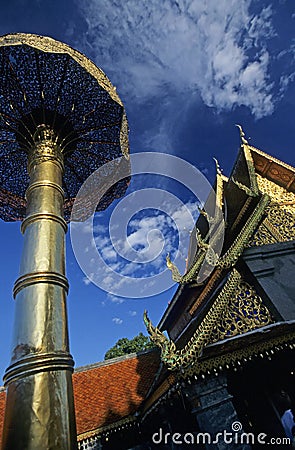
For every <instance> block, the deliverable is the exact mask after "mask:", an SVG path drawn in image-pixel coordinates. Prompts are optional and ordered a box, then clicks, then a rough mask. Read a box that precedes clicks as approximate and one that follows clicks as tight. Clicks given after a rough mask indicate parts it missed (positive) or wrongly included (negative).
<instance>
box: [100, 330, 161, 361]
mask: <svg viewBox="0 0 295 450" xmlns="http://www.w3.org/2000/svg"><path fill="white" fill-rule="evenodd" d="M153 347H154V344H153V343H152V342H151V341H150V340H149V338H148V337H147V336H145V335H144V334H142V333H139V334H138V335H137V336H135V337H134V338H133V339H127V338H122V339H119V340H118V341H117V342H116V344H115V345H114V346H113V347H112V348H110V349H109V350H108V351H107V352H106V354H105V355H104V359H105V360H106V359H111V358H116V357H117V356H123V355H128V354H129V353H136V352H140V351H141V350H147V349H148V348H153Z"/></svg>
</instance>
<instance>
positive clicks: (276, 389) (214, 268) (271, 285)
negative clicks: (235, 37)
mask: <svg viewBox="0 0 295 450" xmlns="http://www.w3.org/2000/svg"><path fill="white" fill-rule="evenodd" d="M240 135H241V146H240V150H239V153H238V156H237V159H236V162H235V164H234V166H233V169H232V173H231V174H230V176H229V177H226V176H225V175H224V174H223V173H222V172H221V170H220V168H219V166H218V164H217V174H216V182H215V189H214V195H210V196H209V198H208V201H207V203H206V204H205V205H204V208H203V209H202V210H200V214H199V218H198V220H197V222H196V226H195V229H194V230H193V231H192V234H191V243H190V249H189V255H188V260H187V269H186V273H185V274H184V275H181V274H180V273H179V272H178V269H177V268H176V267H175V266H174V264H173V262H171V261H170V259H169V258H168V260H167V264H168V267H169V268H170V269H171V271H172V276H173V278H174V280H175V281H177V283H178V288H177V290H176V293H175V295H174V296H173V298H172V299H171V302H170V303H169V305H168V307H167V309H166V311H165V313H164V315H163V317H162V318H161V320H160V322H159V324H158V325H157V326H154V325H153V323H152V321H151V320H150V319H149V317H148V315H147V313H145V316H144V320H145V323H146V326H147V330H148V333H149V335H150V338H151V340H152V341H153V342H154V343H155V346H156V348H155V349H151V350H147V351H144V352H141V353H139V354H132V355H127V356H126V357H120V358H116V359H114V360H109V361H105V362H102V363H97V364H94V365H91V366H87V367H85V368H80V369H77V370H76V371H75V373H74V392H75V409H76V419H77V431H78V446H79V449H80V450H97V449H100V450H107V449H110V450H112V449H114V450H115V449H116V450H127V449H134V450H139V449H143V450H144V449H146V450H148V449H150V450H151V449H164V448H165V449H185V448H200V449H250V448H253V449H256V448H261V447H262V446H264V445H265V444H267V443H271V444H273V445H277V448H279V447H281V446H282V444H286V442H287V441H286V440H285V439H286V435H285V432H284V429H283V426H282V424H281V416H282V414H283V413H284V411H285V410H287V409H289V408H290V406H291V404H292V403H293V404H294V402H295V383H294V380H295V358H294V349H295V169H294V168H293V167H291V166H289V165H287V164H285V163H284V162H282V161H279V160H277V159H276V158H274V157H272V156H270V155H268V154H267V153H264V152H263V151H261V150H258V149H257V148H255V147H253V146H251V145H249V143H248V142H247V140H246V138H245V135H244V133H243V131H242V130H240ZM152 319H153V320H154V319H155V318H152ZM4 397H5V392H4V390H3V391H2V392H0V419H1V417H2V416H1V414H2V415H3V408H4ZM0 425H1V426H2V422H1V420H0ZM273 448H275V447H273ZM284 448H288V445H286V446H285V447H284Z"/></svg>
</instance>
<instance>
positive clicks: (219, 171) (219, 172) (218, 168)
mask: <svg viewBox="0 0 295 450" xmlns="http://www.w3.org/2000/svg"><path fill="white" fill-rule="evenodd" d="M213 159H214V161H215V164H216V172H217V173H218V175H222V171H221V168H220V165H219V162H218V161H217V159H216V158H214V157H213Z"/></svg>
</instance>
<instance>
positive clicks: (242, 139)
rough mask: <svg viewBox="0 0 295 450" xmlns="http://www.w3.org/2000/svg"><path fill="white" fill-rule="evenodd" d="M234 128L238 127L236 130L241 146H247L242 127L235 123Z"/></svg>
mask: <svg viewBox="0 0 295 450" xmlns="http://www.w3.org/2000/svg"><path fill="white" fill-rule="evenodd" d="M236 127H238V129H239V131H240V138H241V144H242V145H249V142H248V141H247V139H246V135H245V133H244V130H243V128H242V126H241V125H239V124H237V123H236Z"/></svg>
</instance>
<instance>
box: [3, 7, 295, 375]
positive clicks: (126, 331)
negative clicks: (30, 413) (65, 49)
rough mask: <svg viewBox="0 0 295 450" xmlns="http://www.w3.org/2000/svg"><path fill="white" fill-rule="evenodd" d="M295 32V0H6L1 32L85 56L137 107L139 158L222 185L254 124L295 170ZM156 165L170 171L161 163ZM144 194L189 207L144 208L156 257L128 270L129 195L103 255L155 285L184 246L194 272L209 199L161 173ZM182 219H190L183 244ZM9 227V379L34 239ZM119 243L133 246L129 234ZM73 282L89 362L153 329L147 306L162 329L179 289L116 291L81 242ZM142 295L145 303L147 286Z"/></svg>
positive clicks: (148, 252) (75, 339) (105, 225)
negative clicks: (22, 266)
mask: <svg viewBox="0 0 295 450" xmlns="http://www.w3.org/2000/svg"><path fill="white" fill-rule="evenodd" d="M294 25H295V6H294V2H293V0H289V1H288V0H286V1H282V0H281V1H272V2H271V1H257V0H256V1H251V0H219V1H218V2H217V1H213V0H212V1H205V0H202V1H201V0H179V1H172V0H167V1H163V2H159V1H158V0H149V1H147V0H142V1H141V2H138V1H137V0H126V1H124V2H119V1H116V0H104V1H103V0H87V1H86V0H79V1H73V0H66V1H62V0H60V1H59V0H51V1H45V0H44V1H42V0H11V1H10V2H2V4H1V16H0V34H1V35H2V34H6V33H12V32H30V33H37V34H42V35H48V36H51V37H53V38H55V39H58V40H61V41H64V42H66V43H67V44H69V45H71V46H73V47H74V48H76V49H78V50H80V51H82V52H83V53H85V54H86V55H87V56H88V57H89V58H91V59H92V60H93V61H94V62H95V63H96V64H97V65H98V66H99V67H100V68H102V69H103V70H104V71H105V73H106V74H107V75H108V77H109V78H110V79H111V81H112V83H113V84H114V85H115V86H116V87H117V91H118V93H119V95H120V97H121V99H122V101H123V103H124V105H125V108H126V112H127V117H128V120H129V126H130V148H131V153H138V152H141V153H143V152H164V153H167V154H170V155H174V156H177V157H179V158H182V159H184V160H186V161H188V162H189V163H190V164H192V165H193V166H194V167H196V168H197V169H198V170H199V171H200V172H201V173H202V174H204V175H205V176H206V177H207V178H208V180H209V181H210V182H213V179H214V175H215V164H214V161H213V157H214V156H215V157H217V158H218V160H219V163H220V165H221V167H222V169H223V171H224V173H225V174H229V171H230V169H231V167H232V164H233V162H234V160H235V157H236V155H237V151H238V146H239V136H238V131H237V129H235V127H234V124H235V123H241V124H242V125H243V127H244V130H245V133H246V136H247V137H249V138H251V140H250V143H252V145H254V146H256V147H258V148H260V149H262V150H264V151H266V152H268V153H270V154H272V155H274V156H276V157H277V158H279V159H282V160H284V161H285V162H287V163H289V164H291V165H294V164H295V161H294V139H293V134H294V107H295V89H294V78H295V60H294V56H295V35H294V28H295V27H294ZM154 169H156V170H159V173H161V172H162V168H161V167H156V168H154ZM176 178H177V176H176ZM143 188H145V189H151V188H158V189H161V190H162V192H164V193H167V192H171V193H173V194H174V195H175V196H176V197H177V198H178V199H179V200H180V202H181V204H177V206H176V207H175V208H174V211H173V210H172V209H171V204H170V203H169V201H170V200H169V199H166V198H164V197H163V200H162V206H161V207H160V208H159V204H158V203H159V197H158V196H157V193H154V197H153V196H151V197H149V201H147V203H146V204H144V203H143V207H144V208H146V209H143V210H142V211H139V207H138V208H137V209H138V211H135V212H134V211H133V213H132V215H131V216H130V221H129V223H128V224H127V234H129V241H128V242H129V244H130V245H131V246H132V247H133V249H134V250H135V251H138V252H139V253H137V255H139V254H140V252H141V255H144V257H145V258H146V259H144V261H141V263H138V261H137V266H136V267H135V265H134V264H135V263H136V261H132V258H131V262H130V261H129V263H126V257H127V256H128V254H125V256H123V257H121V256H117V255H116V250H114V249H113V248H112V241H111V237H110V235H109V233H108V230H109V224H110V221H111V218H112V217H113V216H112V215H113V211H114V207H115V206H117V213H118V211H119V214H117V216H115V219H113V220H115V222H114V223H113V225H114V224H115V225H118V228H119V229H120V226H121V220H122V217H123V216H122V217H121V216H120V215H122V214H123V213H124V214H125V211H127V212H126V214H127V216H128V207H129V206H128V200H126V201H125V203H121V202H120V201H116V202H115V203H114V205H113V206H112V207H111V208H109V209H108V210H107V211H106V212H105V213H101V214H99V215H98V216H97V217H96V218H95V223H94V228H95V240H96V241H97V242H98V243H99V245H100V251H101V254H102V256H103V257H104V258H105V261H106V263H107V265H109V266H112V267H113V268H114V270H115V268H116V267H117V270H118V271H119V272H120V273H123V274H124V275H125V276H130V274H131V275H132V276H134V277H136V278H140V277H141V278H142V279H146V278H147V277H150V276H152V275H155V274H157V273H160V272H161V271H163V268H164V262H165V256H166V253H167V252H168V251H170V252H172V255H173V254H175V252H174V250H175V248H176V247H177V246H178V245H179V242H180V257H179V260H180V267H181V261H182V263H183V264H182V267H181V268H182V270H183V266H184V259H185V253H186V246H187V242H188V237H189V229H188V228H189V226H190V224H191V222H190V221H189V220H186V219H187V216H186V215H185V214H184V213H183V211H184V209H183V208H186V207H187V208H188V210H189V211H190V212H191V214H192V217H193V218H195V217H196V214H197V209H196V204H197V199H196V198H195V197H194V196H193V195H192V193H191V192H190V191H189V190H188V189H187V188H185V187H182V186H181V185H180V183H179V182H177V181H175V180H169V179H168V178H167V177H165V178H163V177H161V176H160V175H159V176H156V175H150V174H149V175H136V176H135V177H134V179H133V181H132V183H131V185H130V188H129V190H128V191H127V195H128V194H132V193H133V195H131V196H130V197H129V204H131V205H133V206H134V198H135V197H134V195H135V194H134V193H135V192H137V191H139V190H140V189H143ZM150 194H151V191H150ZM160 200H161V198H160ZM153 202H154V203H153ZM139 204H140V203H139ZM152 204H153V205H154V207H153V205H152ZM118 205H119V206H118ZM169 205H170V206H169ZM124 214H123V215H124ZM129 214H131V213H129ZM177 217H180V218H181V220H180V219H179V222H178V223H179V224H180V228H181V232H182V237H181V239H180V238H179V236H178V235H177V230H176V226H175V220H176V224H177V220H178V219H177ZM124 218H125V215H124ZM86 228H87V227H86ZM112 229H113V230H115V229H116V226H113V228H112ZM0 231H1V232H0V239H1V259H0V263H1V275H0V277H1V297H0V298H1V316H0V372H1V373H3V372H4V370H5V367H7V365H8V364H9V359H10V354H9V347H10V339H11V335H12V323H13V299H12V294H11V292H12V286H13V283H14V281H15V279H16V278H17V276H18V266H19V261H20V255H21V246H22V236H21V234H20V230H19V224H18V223H4V222H1V223H0ZM86 231H87V229H86ZM148 233H150V234H149V238H150V241H148V240H147V236H148ZM161 233H162V235H161ZM163 239H164V241H163ZM115 240H116V242H117V243H119V244H121V247H120V245H119V247H120V248H121V250H122V248H123V247H124V245H123V244H124V243H126V242H127V241H126V236H125V237H120V236H119V237H118V236H117V237H116V239H115ZM113 242H114V240H113ZM163 242H164V243H163ZM149 244H152V246H151V245H149ZM120 248H119V250H120ZM117 250H118V247H117ZM129 250H130V248H129ZM152 250H153V251H152ZM153 252H154V253H153ZM173 252H174V253H173ZM155 255H158V256H157V257H155V258H154V259H153V257H154V256H155ZM148 260H149V261H150V262H149V261H148ZM132 264H133V265H132ZM94 270H95V268H94ZM67 276H68V278H69V282H70V293H69V297H68V309H69V320H70V343H71V351H72V353H73V355H74V359H75V360H76V365H77V366H79V365H85V364H88V363H92V362H96V361H99V360H101V359H103V356H104V353H105V351H106V350H107V349H108V348H109V347H110V346H112V345H113V344H114V343H115V342H116V341H117V339H119V338H120V337H125V336H127V337H129V338H131V337H133V336H134V335H136V334H138V333H139V332H140V331H144V327H143V322H142V314H143V310H144V309H145V308H146V309H148V310H149V314H150V316H151V318H152V320H153V321H154V322H157V321H158V320H159V319H160V317H161V315H162V313H163V311H164V310H165V308H166V307H167V304H168V302H169V300H170V299H171V298H172V295H173V292H174V291H175V288H176V286H175V285H174V286H172V287H171V288H170V289H169V290H167V291H165V292H163V293H161V290H164V288H165V287H167V285H166V284H165V283H164V284H163V285H161V284H160V285H159V291H160V293H159V294H158V295H154V296H152V297H148V298H145V297H143V296H142V294H140V295H139V298H132V299H128V298H122V297H120V296H118V295H115V294H113V293H112V294H109V293H106V292H105V291H103V290H101V289H99V288H98V287H97V286H96V285H94V284H93V283H90V282H89V280H88V278H87V276H86V275H85V273H83V272H82V270H81V269H80V267H79V265H78V263H77V261H76V258H75V256H74V254H73V250H72V246H71V242H70V238H69V236H67ZM129 281H130V286H131V289H132V280H129ZM106 286H107V285H106ZM109 287H110V289H111V287H112V283H110V284H109ZM133 294H134V295H133V296H134V297H136V295H137V288H136V287H134V289H133Z"/></svg>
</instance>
